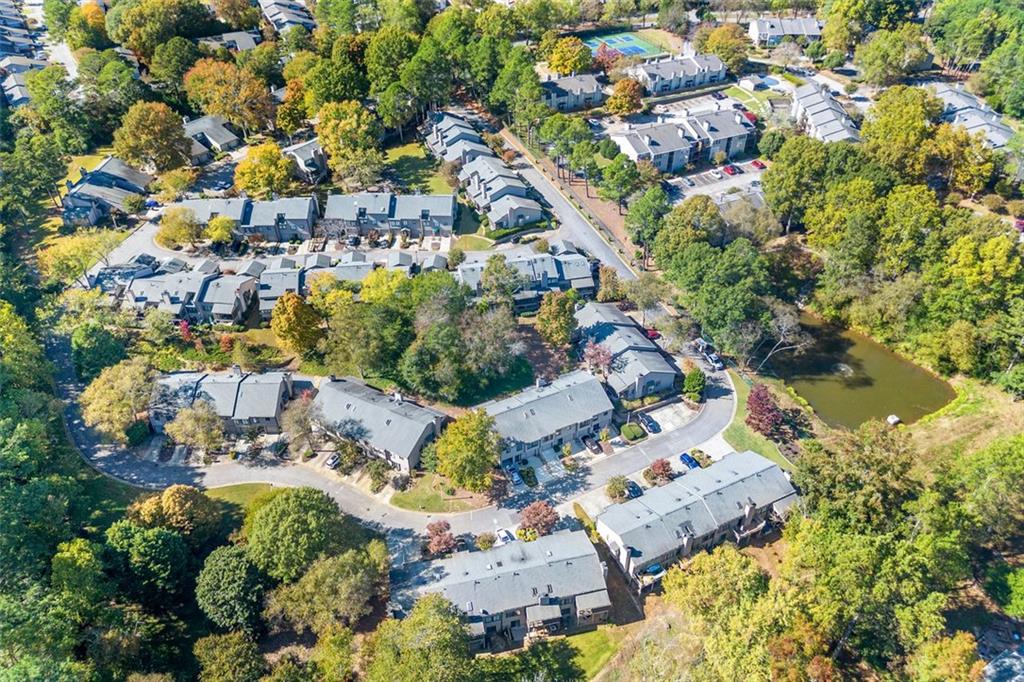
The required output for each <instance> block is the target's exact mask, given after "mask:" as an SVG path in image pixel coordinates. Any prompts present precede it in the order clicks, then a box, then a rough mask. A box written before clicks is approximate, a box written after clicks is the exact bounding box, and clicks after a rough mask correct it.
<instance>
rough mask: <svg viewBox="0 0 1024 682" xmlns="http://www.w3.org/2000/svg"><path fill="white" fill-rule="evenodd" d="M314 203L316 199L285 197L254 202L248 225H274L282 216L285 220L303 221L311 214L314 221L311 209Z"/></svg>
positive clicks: (314, 215)
mask: <svg viewBox="0 0 1024 682" xmlns="http://www.w3.org/2000/svg"><path fill="white" fill-rule="evenodd" d="M315 203H316V199H315V198H313V197H287V198H283V199H273V200H271V201H254V202H252V213H251V214H250V215H249V220H248V223H249V224H250V225H258V226H268V225H275V224H276V223H277V216H278V215H283V216H284V218H285V220H304V219H306V217H307V216H309V215H310V214H311V213H312V215H313V217H314V219H315V218H316V212H315V210H313V209H312V206H313V205H314V204H315Z"/></svg>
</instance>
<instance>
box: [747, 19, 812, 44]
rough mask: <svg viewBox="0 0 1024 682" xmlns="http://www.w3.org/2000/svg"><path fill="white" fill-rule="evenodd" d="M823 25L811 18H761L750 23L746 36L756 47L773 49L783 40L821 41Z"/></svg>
mask: <svg viewBox="0 0 1024 682" xmlns="http://www.w3.org/2000/svg"><path fill="white" fill-rule="evenodd" d="M824 27H825V24H823V23H822V22H820V21H818V20H817V19H815V18H813V17H803V18H799V19H783V18H782V17H763V18H761V19H753V20H751V22H750V27H749V29H748V34H749V35H750V40H751V42H753V43H754V45H756V46H757V47H761V46H767V47H774V46H775V45H778V44H779V43H781V42H782V39H783V38H787V37H788V38H793V39H796V38H805V39H806V40H807V42H813V41H815V40H821V30H822V29H823V28H824Z"/></svg>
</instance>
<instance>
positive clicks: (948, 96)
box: [932, 83, 1013, 149]
mask: <svg viewBox="0 0 1024 682" xmlns="http://www.w3.org/2000/svg"><path fill="white" fill-rule="evenodd" d="M932 89H933V90H934V92H935V95H936V96H937V97H938V98H939V99H940V100H942V107H943V110H942V114H941V116H940V118H941V120H942V121H944V122H946V123H951V124H953V125H957V126H961V127H962V128H965V129H966V130H967V132H969V133H970V134H972V135H975V134H977V133H981V134H982V135H983V137H984V140H985V145H986V146H987V147H989V148H990V149H1005V148H1006V145H1007V144H1008V143H1009V141H1010V138H1011V137H1013V128H1011V127H1010V126H1009V125H1007V124H1006V122H1005V121H1004V120H1003V116H1002V114H1000V113H999V112H997V111H995V110H993V109H992V108H991V107H990V106H988V104H986V103H985V101H984V100H983V99H981V98H980V97H977V96H976V95H974V94H972V93H970V92H967V91H966V90H964V87H963V84H962V83H960V84H957V85H949V84H948V83H938V84H936V85H934V86H932Z"/></svg>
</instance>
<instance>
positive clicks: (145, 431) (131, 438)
mask: <svg viewBox="0 0 1024 682" xmlns="http://www.w3.org/2000/svg"><path fill="white" fill-rule="evenodd" d="M124 436H125V438H127V439H128V447H132V448H134V447H136V446H138V445H142V443H143V441H145V440H146V439H147V438H149V424H147V423H146V422H144V421H137V422H135V423H134V424H132V425H131V426H129V427H128V428H127V429H125V430H124Z"/></svg>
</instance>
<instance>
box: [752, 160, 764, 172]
mask: <svg viewBox="0 0 1024 682" xmlns="http://www.w3.org/2000/svg"><path fill="white" fill-rule="evenodd" d="M750 165H751V166H753V167H754V168H756V169H757V170H764V169H765V168H767V167H768V164H766V163H765V162H764V161H762V160H761V159H754V160H753V161H751V162H750Z"/></svg>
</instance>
